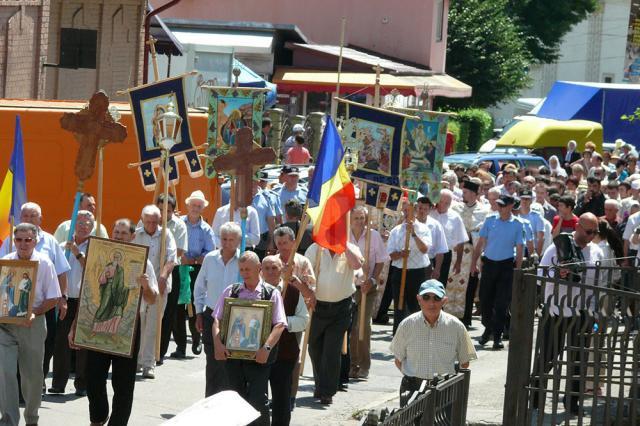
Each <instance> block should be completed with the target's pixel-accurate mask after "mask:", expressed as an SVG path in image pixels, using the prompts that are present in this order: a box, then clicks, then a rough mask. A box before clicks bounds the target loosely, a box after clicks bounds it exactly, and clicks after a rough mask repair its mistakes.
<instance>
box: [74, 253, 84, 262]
mask: <svg viewBox="0 0 640 426" xmlns="http://www.w3.org/2000/svg"><path fill="white" fill-rule="evenodd" d="M83 257H84V253H82V252H78V254H76V259H78V260H80V259H82V258H83Z"/></svg>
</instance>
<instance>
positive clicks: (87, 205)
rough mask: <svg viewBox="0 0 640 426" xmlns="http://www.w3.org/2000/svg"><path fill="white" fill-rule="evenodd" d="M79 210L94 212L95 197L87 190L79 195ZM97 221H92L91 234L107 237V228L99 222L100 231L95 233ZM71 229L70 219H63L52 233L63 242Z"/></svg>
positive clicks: (67, 237)
mask: <svg viewBox="0 0 640 426" xmlns="http://www.w3.org/2000/svg"><path fill="white" fill-rule="evenodd" d="M80 210H87V211H89V212H91V214H93V215H95V214H96V199H95V198H93V195H91V194H89V193H88V192H84V193H83V194H82V196H81V197H80ZM96 226H97V223H95V222H94V224H93V229H92V230H91V235H97V236H98V237H103V238H109V235H108V234H107V228H105V227H104V225H103V224H100V232H99V233H96ZM70 229H71V219H69V220H65V221H64V222H62V223H61V224H60V225H58V227H57V228H56V231H55V232H54V233H53V236H54V238H55V239H56V240H57V241H58V242H59V243H64V242H65V241H67V239H69V230H70Z"/></svg>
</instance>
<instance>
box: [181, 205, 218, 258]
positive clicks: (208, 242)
mask: <svg viewBox="0 0 640 426" xmlns="http://www.w3.org/2000/svg"><path fill="white" fill-rule="evenodd" d="M180 219H182V220H183V221H184V223H185V224H186V225H187V238H188V241H189V244H188V246H187V247H188V250H187V251H186V253H185V254H184V255H185V256H186V257H188V258H189V259H196V258H198V257H200V256H204V255H206V254H207V253H209V252H210V251H213V250H214V249H215V245H214V244H213V230H212V229H211V226H209V224H208V223H207V222H205V221H204V220H202V218H200V220H199V221H198V223H196V224H192V223H191V222H189V219H187V215H184V216H181V217H180Z"/></svg>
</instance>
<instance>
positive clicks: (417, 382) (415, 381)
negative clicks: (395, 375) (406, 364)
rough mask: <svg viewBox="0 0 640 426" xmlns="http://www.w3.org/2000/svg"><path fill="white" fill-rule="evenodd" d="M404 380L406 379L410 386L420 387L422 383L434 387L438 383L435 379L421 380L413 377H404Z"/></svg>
mask: <svg viewBox="0 0 640 426" xmlns="http://www.w3.org/2000/svg"><path fill="white" fill-rule="evenodd" d="M404 379H406V380H407V381H408V382H409V383H410V384H412V385H416V386H420V385H421V384H422V382H427V385H432V384H434V383H435V382H436V381H435V380H433V379H421V378H420V377H413V376H404Z"/></svg>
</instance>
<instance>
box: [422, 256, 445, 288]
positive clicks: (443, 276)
mask: <svg viewBox="0 0 640 426" xmlns="http://www.w3.org/2000/svg"><path fill="white" fill-rule="evenodd" d="M452 258H453V252H452V251H451V250H449V251H448V252H446V253H445V254H443V255H442V267H441V268H440V276H439V277H438V281H440V282H441V283H442V285H444V286H445V287H446V286H447V281H449V270H450V269H451V259H452ZM420 284H422V283H420Z"/></svg>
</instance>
